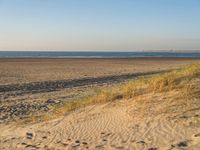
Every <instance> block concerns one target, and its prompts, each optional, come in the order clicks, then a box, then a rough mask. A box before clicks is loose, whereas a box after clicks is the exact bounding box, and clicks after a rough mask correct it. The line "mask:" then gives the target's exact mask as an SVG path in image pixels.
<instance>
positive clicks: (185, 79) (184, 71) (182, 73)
mask: <svg viewBox="0 0 200 150" xmlns="http://www.w3.org/2000/svg"><path fill="white" fill-rule="evenodd" d="M199 75H200V64H197V65H190V66H186V67H184V68H181V69H176V70H171V71H169V72H166V73H160V74H157V75H153V76H150V77H140V78H138V79H136V80H134V81H129V82H127V83H125V84H123V85H120V86H116V87H112V88H109V89H108V88H107V89H103V90H100V91H98V92H96V94H95V95H93V96H89V97H85V98H83V99H79V100H73V101H67V102H65V103H64V104H62V105H58V106H57V107H55V108H54V110H53V111H52V112H50V113H49V114H46V115H42V116H36V117H35V118H34V117H33V118H32V120H34V121H35V120H39V121H41V120H50V119H54V118H57V117H59V116H62V115H65V114H66V113H67V112H70V111H73V110H76V109H78V108H82V107H86V106H89V105H94V104H100V103H106V102H112V101H115V100H120V99H130V98H134V97H136V96H137V97H138V96H142V95H143V94H146V93H161V92H168V91H172V90H177V91H179V92H180V93H181V94H182V96H181V97H179V98H182V100H184V99H186V98H187V100H188V99H189V98H188V97H190V98H191V97H192V96H194V95H195V96H198V98H199V93H198V92H199V91H200V86H199V85H198V84H195V82H192V80H193V79H196V78H198V77H199ZM184 103H187V105H188V104H189V103H188V101H185V102H184Z"/></svg>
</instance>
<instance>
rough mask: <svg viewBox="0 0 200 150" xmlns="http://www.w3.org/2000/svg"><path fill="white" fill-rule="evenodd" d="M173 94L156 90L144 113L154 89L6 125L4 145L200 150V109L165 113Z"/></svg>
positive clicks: (109, 149)
mask: <svg viewBox="0 0 200 150" xmlns="http://www.w3.org/2000/svg"><path fill="white" fill-rule="evenodd" d="M167 95H168V94H167ZM169 95H170V96H172V94H169ZM170 96H163V94H158V95H156V96H155V95H154V98H155V99H154V100H155V101H152V103H151V106H149V109H147V110H143V111H144V112H145V113H146V114H145V115H144V116H142V115H141V114H140V113H142V114H143V112H142V111H138V108H137V106H138V105H137V101H138V100H141V99H149V98H151V96H149V95H145V96H144V97H142V98H140V99H138V100H137V99H135V100H121V101H118V102H113V103H108V104H104V105H97V106H89V107H86V108H82V109H79V110H77V111H75V112H72V113H70V114H68V115H66V116H64V117H62V118H59V119H57V120H54V121H50V122H44V123H38V124H34V125H26V126H24V127H14V126H2V127H1V146H2V149H10V150H12V149H15V150H18V149H19V150H23V149H46V150H47V149H50V150H51V149H52V150H54V149H56V150H58V149H60V150H62V149H80V150H83V149H91V150H94V149H107V150H115V149H127V150H128V149H129V150H175V149H180V150H181V149H187V150H199V149H200V117H199V115H200V109H199V108H196V109H195V106H193V108H192V107H191V110H190V111H188V112H186V113H183V112H179V111H176V112H173V111H170V112H168V113H161V111H162V110H163V109H164V108H165V107H166V105H165V103H164V102H163V100H162V99H164V98H170ZM154 102H155V103H154ZM152 105H153V106H152ZM158 106H159V107H158ZM196 107H197V106H196ZM197 115H198V116H197Z"/></svg>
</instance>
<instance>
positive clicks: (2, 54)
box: [0, 51, 200, 58]
mask: <svg viewBox="0 0 200 150" xmlns="http://www.w3.org/2000/svg"><path fill="white" fill-rule="evenodd" d="M130 57H191V58H200V53H198V52H191V53H190V52H187V53H184V52H111V51H109V52H91V51H87V52H86V51H85V52H83V51H81V52H78V51H76V52H72V51H67V52H66V51H65V52H64V51H57V52H53V51H51V52H50V51H49V52H47V51H45V52H44V51H28V52H27V51H26V52H25V51H0V58H130Z"/></svg>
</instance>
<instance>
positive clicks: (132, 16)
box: [0, 0, 200, 51]
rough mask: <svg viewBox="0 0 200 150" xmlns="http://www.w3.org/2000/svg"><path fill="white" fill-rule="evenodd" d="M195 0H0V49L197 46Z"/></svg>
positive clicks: (199, 21) (199, 4) (198, 6)
mask: <svg viewBox="0 0 200 150" xmlns="http://www.w3.org/2000/svg"><path fill="white" fill-rule="evenodd" d="M199 14H200V1H198V0H190V1H188V0H176V1H174V0H168V1H163V0H152V1H149V0H140V1H139V0H124V1H120V0H109V1H108V0H101V1H95V0H86V1H82V0H76V1H74V0H58V1H54V0H48V1H41V0H29V1H27V0H15V1H12V0H0V51H15V50H16V51H171V50H173V51H177V50H180V51H184V50H186V51H189V50H191V51H199V50H200V28H199V27H200V15H199Z"/></svg>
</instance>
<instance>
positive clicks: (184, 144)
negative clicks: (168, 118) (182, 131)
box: [177, 141, 187, 147]
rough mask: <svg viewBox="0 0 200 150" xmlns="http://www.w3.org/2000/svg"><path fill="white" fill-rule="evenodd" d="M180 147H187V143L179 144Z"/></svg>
mask: <svg viewBox="0 0 200 150" xmlns="http://www.w3.org/2000/svg"><path fill="white" fill-rule="evenodd" d="M177 146H178V147H186V146H187V142H186V141H183V142H180V143H178V144H177Z"/></svg>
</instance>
